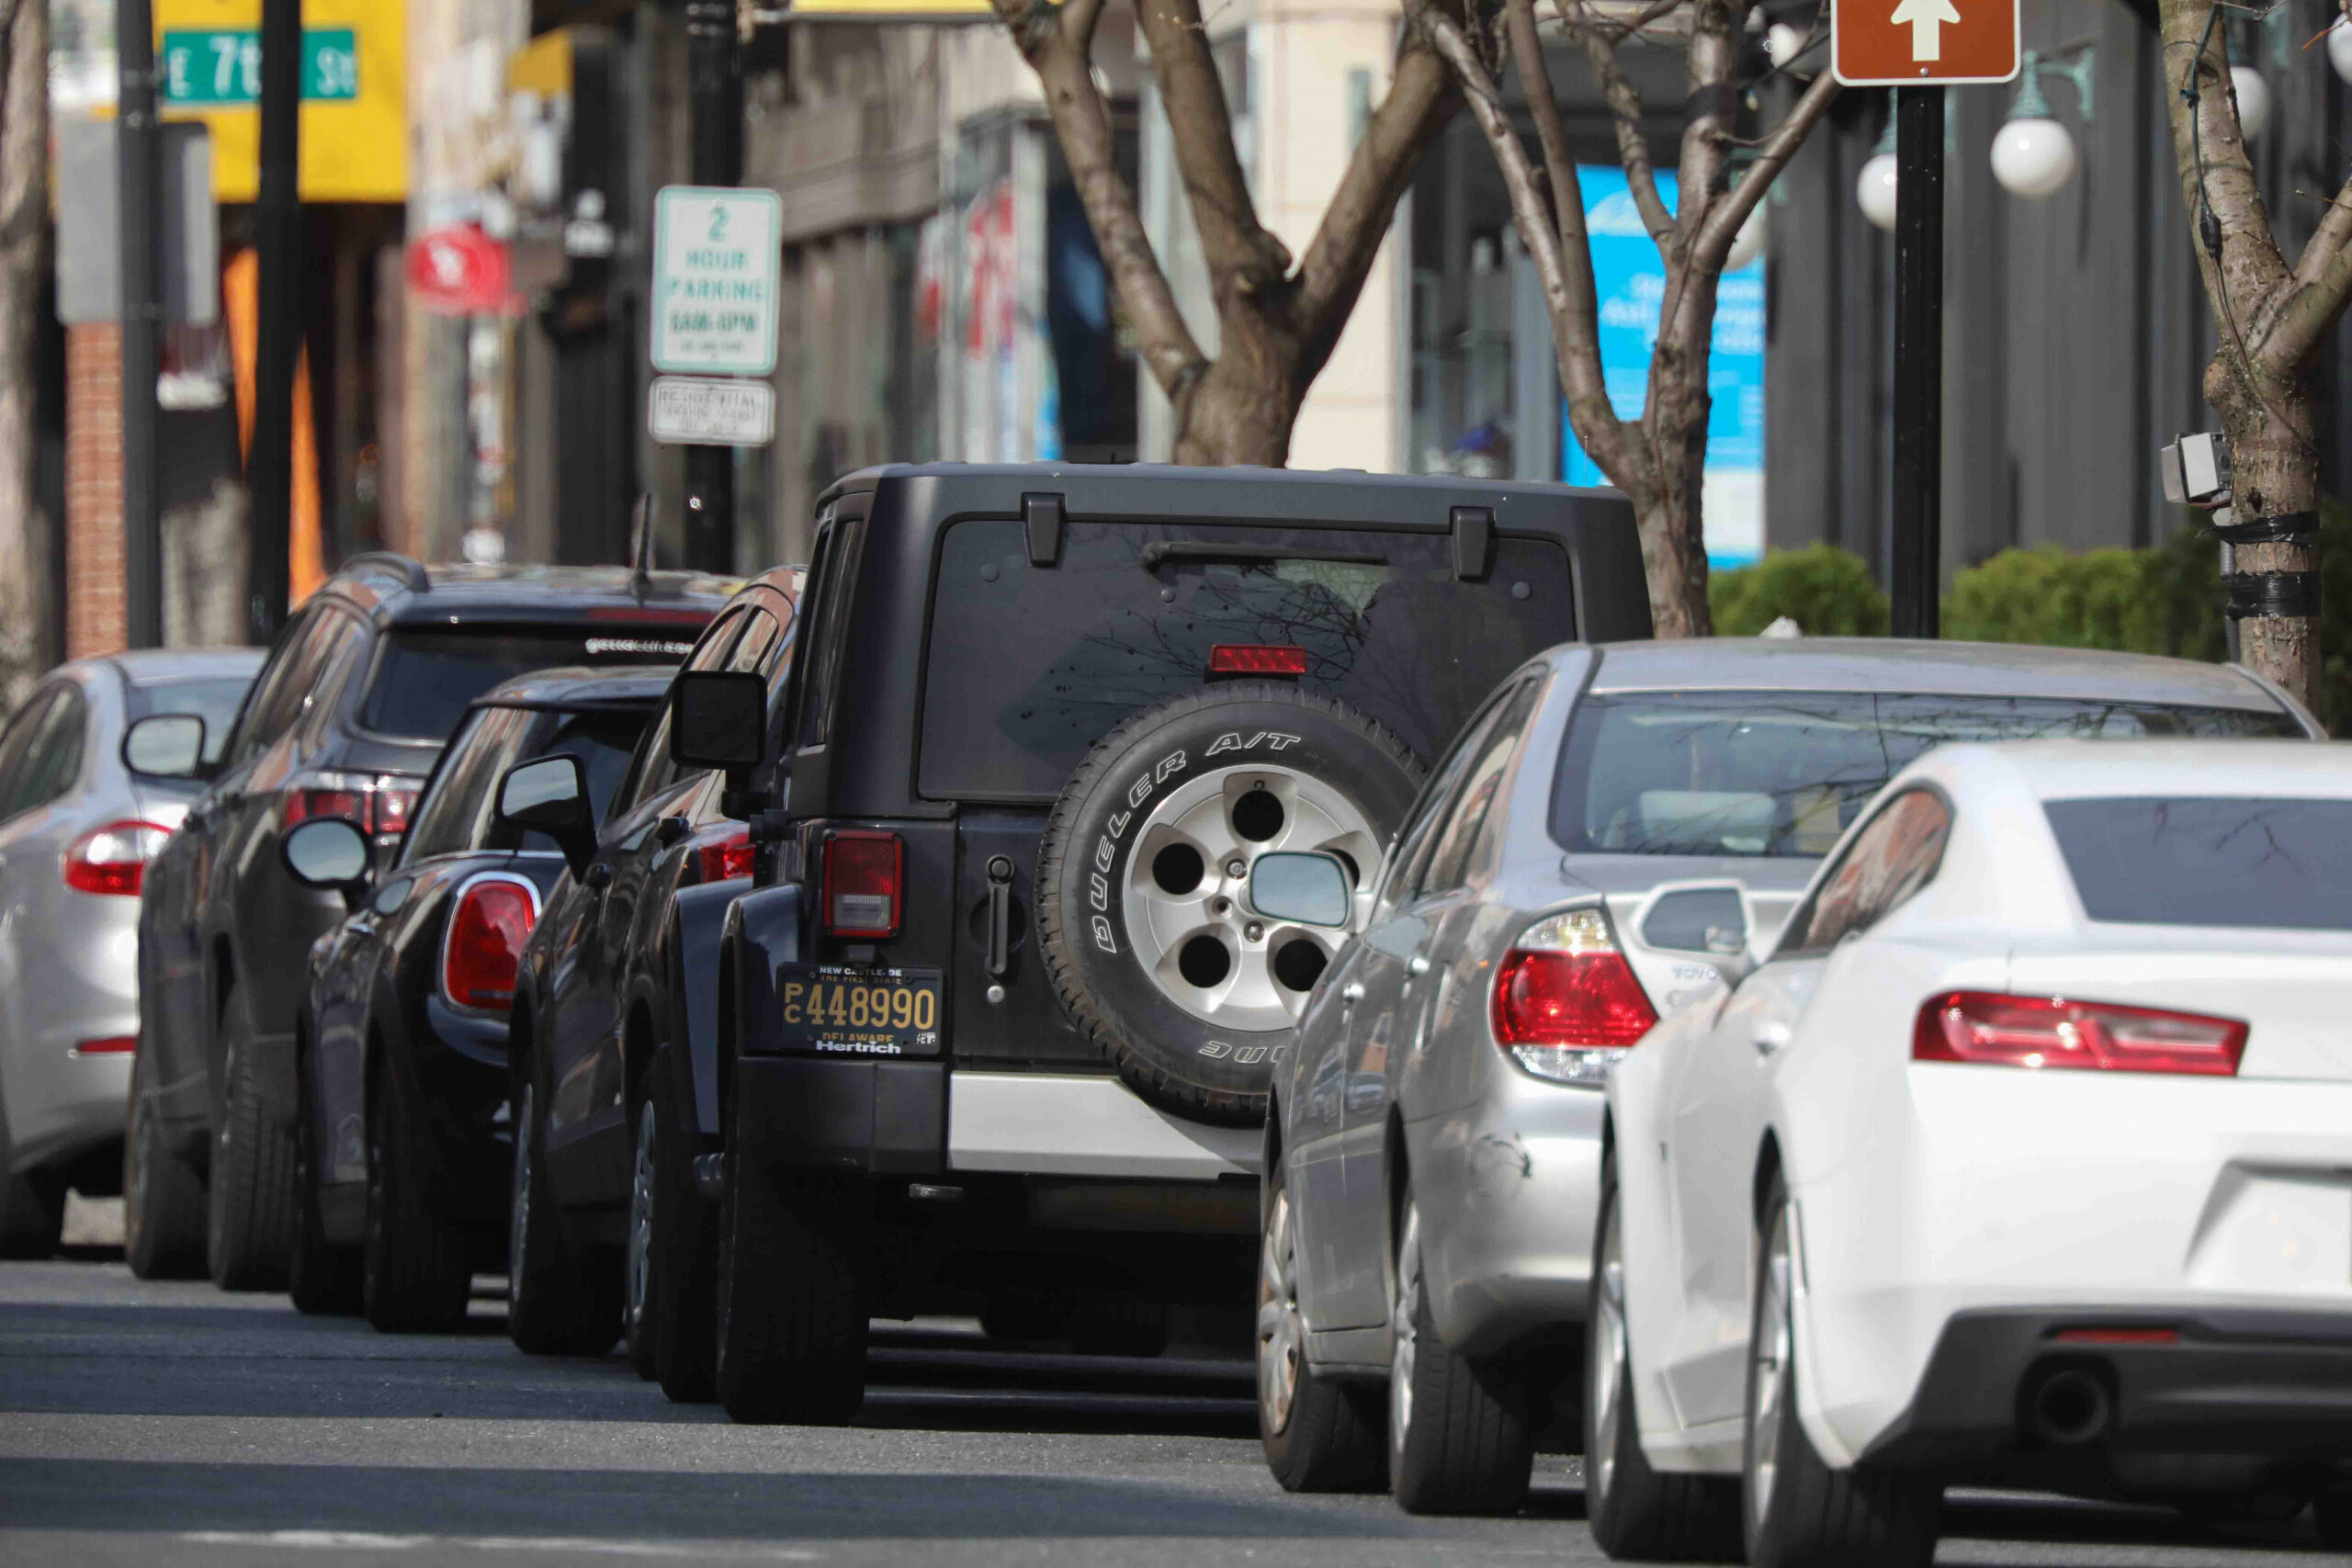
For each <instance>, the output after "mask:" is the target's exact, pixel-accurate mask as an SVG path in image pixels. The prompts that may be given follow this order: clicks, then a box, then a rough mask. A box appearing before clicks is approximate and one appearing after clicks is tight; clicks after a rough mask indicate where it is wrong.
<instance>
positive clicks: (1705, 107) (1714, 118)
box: [1668, 0, 1739, 262]
mask: <svg viewBox="0 0 2352 1568" xmlns="http://www.w3.org/2000/svg"><path fill="white" fill-rule="evenodd" d="M1695 10H1696V14H1695V15H1694V16H1693V17H1692V19H1691V41H1690V43H1689V45H1688V46H1687V47H1686V48H1685V49H1684V51H1683V62H1684V79H1685V82H1686V83H1687V85H1688V89H1689V90H1688V93H1687V96H1686V99H1685V103H1684V107H1683V121H1682V160H1681V166H1680V168H1679V170H1678V171H1677V172H1676V185H1677V186H1678V189H1679V202H1678V204H1677V211H1676V213H1675V236H1676V238H1677V239H1679V240H1680V241H1681V242H1682V246H1683V249H1684V251H1685V252H1686V253H1687V252H1688V250H1689V248H1690V243H1691V237H1692V236H1693V235H1695V234H1697V233H1698V232H1699V230H1700V227H1701V226H1702V224H1704V223H1705V221H1706V220H1707V215H1708V213H1709V212H1710V211H1711V210H1712V209H1713V208H1714V206H1715V205H1716V203H1717V202H1719V201H1720V200H1721V199H1722V197H1723V195H1724V183H1725V182H1724V163H1725V161H1726V159H1727V157H1728V156H1729V149H1730V147H1731V145H1732V141H1733V137H1734V136H1735V134H1736V132H1737V130H1738V129H1739V89H1738V88H1737V87H1736V86H1735V85H1733V83H1732V74H1733V72H1734V70H1735V69H1736V66H1737V64H1738V45H1739V39H1738V31H1739V17H1738V12H1739V6H1737V5H1736V4H1735V3H1734V0H1698V5H1697V6H1696V7H1695ZM1677 259H1680V258H1678V257H1675V256H1673V255H1671V254H1669V255H1668V261H1669V262H1671V261H1674V260H1677Z"/></svg>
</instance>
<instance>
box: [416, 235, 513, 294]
mask: <svg viewBox="0 0 2352 1568" xmlns="http://www.w3.org/2000/svg"><path fill="white" fill-rule="evenodd" d="M511 276H512V269H511V267H510V266H509V265H508V260H507V254H506V247H505V246H504V245H503V244H501V243H498V242H497V241H496V240H493V239H492V238H491V237H490V236H489V235H487V234H485V233H483V232H482V231H481V230H479V229H477V228H475V227H474V226H473V225H472V224H470V223H453V224H450V225H449V226H448V227H447V228H443V229H432V230H428V231H425V232H424V233H422V234H419V235H418V236H417V237H416V238H415V239H413V240H411V241H410V242H409V245H408V291H409V298H410V299H413V300H415V301H416V302H417V304H418V305H420V306H422V307H423V308H424V309H425V310H431V311H433V312H434V313H435V314H436V315H442V316H478V315H484V314H487V313H489V312H491V311H494V310H503V309H504V308H505V305H506V299H507V295H508V294H509V292H510V291H511V285H510V282H509V279H510V278H511Z"/></svg>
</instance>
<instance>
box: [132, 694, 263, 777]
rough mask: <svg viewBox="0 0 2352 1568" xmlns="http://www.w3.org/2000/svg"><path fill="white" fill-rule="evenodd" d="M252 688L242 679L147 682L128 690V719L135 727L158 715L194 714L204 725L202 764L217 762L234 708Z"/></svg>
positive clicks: (225, 742)
mask: <svg viewBox="0 0 2352 1568" xmlns="http://www.w3.org/2000/svg"><path fill="white" fill-rule="evenodd" d="M252 684H253V680H252V678H251V677H250V676H244V675H210V676H204V677H201V678H199V679H196V680H188V681H153V682H147V683H146V684H144V685H139V686H133V687H131V688H130V719H131V722H132V723H134V724H135V723H137V722H138V721H139V720H141V719H142V718H148V717H151V716H153V715H155V714H159V713H186V714H194V715H195V716H197V717H198V718H200V719H202V720H203V721H204V760H205V761H208V762H217V761H220V749H221V748H222V747H224V746H226V745H228V744H229V731H230V729H231V728H232V727H233V726H234V725H235V724H236V722H237V705H238V704H240V703H242V702H243V701H244V700H245V688H246V687H248V686H250V685H252Z"/></svg>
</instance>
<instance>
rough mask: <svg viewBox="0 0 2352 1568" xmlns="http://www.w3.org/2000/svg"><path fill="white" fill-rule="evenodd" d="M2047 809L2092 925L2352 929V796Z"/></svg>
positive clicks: (2194, 799)
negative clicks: (2334, 798) (2096, 922)
mask: <svg viewBox="0 0 2352 1568" xmlns="http://www.w3.org/2000/svg"><path fill="white" fill-rule="evenodd" d="M2042 810H2043V812H2044V813H2045V814H2046V815H2047V816H2048V817H2049V818H2050V829H2051V831H2052V832H2053V833H2055V834H2056V835H2057V838H2058V848H2059V851H2060V852H2062V853H2063V854H2064V856H2065V857H2066V870H2067V872H2068V873H2069V874H2072V875H2073V877H2074V879H2075V892H2077V893H2078V894H2080V895H2081V896H2082V900H2083V912H2084V913H2086V914H2087V915H2088V916H2090V918H2091V919H2094V920H2111V921H2116V922H2118V923H2121V924H2131V925H2155V926H2237V927H2246V928H2252V929H2257V930H2268V931H2352V800H2291V799H2277V798H2269V799H2265V798H2261V797H2247V796H2188V797H2169V798H2167V797H2162V796H2117V797H2112V798H2106V799H2098V800H2053V801H2050V802H2048V803H2047V804H2045V805H2044V806H2043V807H2042Z"/></svg>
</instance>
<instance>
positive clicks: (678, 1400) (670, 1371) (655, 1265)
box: [650, 1051, 718, 1404]
mask: <svg viewBox="0 0 2352 1568" xmlns="http://www.w3.org/2000/svg"><path fill="white" fill-rule="evenodd" d="M682 1077H683V1064H681V1063H677V1062H674V1061H673V1060H672V1059H671V1058H670V1055H669V1053H668V1052H667V1051H664V1052H662V1054H661V1055H658V1056H656V1057H655V1058H654V1061H653V1094H652V1103H653V1111H654V1126H655V1133H654V1138H655V1146H656V1149H657V1152H658V1154H659V1156H660V1157H659V1158H658V1159H657V1160H656V1161H655V1163H654V1181H653V1235H652V1236H651V1237H650V1251H651V1258H650V1263H651V1265H652V1276H653V1279H652V1286H653V1371H654V1376H655V1377H656V1378H657V1379H658V1380H659V1381H660V1382H661V1384H662V1393H665V1394H667V1395H669V1396H670V1399H671V1401H672V1402H673V1403H674V1404H709V1403H710V1402H711V1401H712V1400H713V1399H716V1398H718V1297H717V1291H718V1278H717V1277H718V1211H717V1209H716V1208H714V1207H713V1206H712V1205H711V1204H710V1203H708V1202H706V1201H704V1199H703V1195H702V1190H701V1189H700V1188H699V1187H697V1186H696V1185H695V1154H696V1152H697V1151H698V1149H699V1148H700V1143H699V1140H697V1139H696V1138H695V1136H694V1135H693V1134H690V1133H689V1132H688V1131H687V1128H688V1126H689V1122H688V1119H687V1117H686V1115H685V1113H684V1109H683V1108H682V1107H681V1106H680V1105H679V1103H678V1094H679V1089H678V1086H679V1083H680V1081H681V1078H682Z"/></svg>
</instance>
